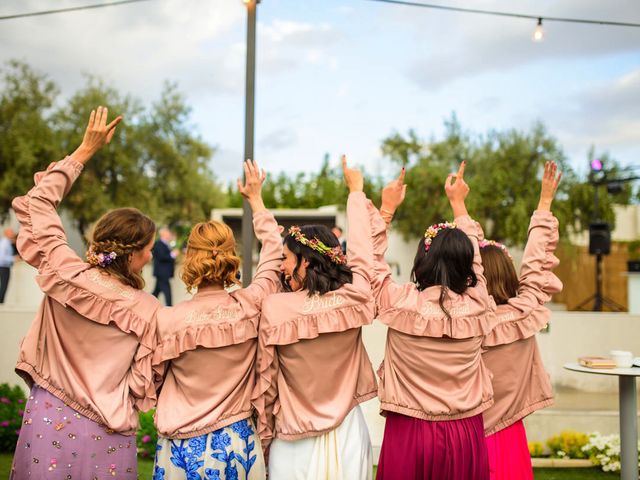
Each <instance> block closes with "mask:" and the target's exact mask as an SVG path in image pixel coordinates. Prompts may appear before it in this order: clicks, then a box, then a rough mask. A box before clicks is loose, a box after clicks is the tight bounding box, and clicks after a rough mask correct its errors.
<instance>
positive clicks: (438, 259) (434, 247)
mask: <svg viewBox="0 0 640 480" xmlns="http://www.w3.org/2000/svg"><path fill="white" fill-rule="evenodd" d="M411 281H413V282H414V283H415V284H416V287H417V288H418V290H420V291H422V290H424V289H425V288H428V287H434V286H438V285H439V286H440V298H439V299H438V304H439V305H440V308H441V309H442V311H443V312H444V313H445V315H446V316H447V318H451V315H450V314H449V312H448V311H447V309H446V308H445V306H444V301H445V300H446V298H447V292H448V291H449V290H451V291H453V292H455V293H457V294H462V293H464V292H465V291H466V290H467V288H469V287H475V286H476V284H477V283H478V278H477V277H476V274H475V272H474V271H473V244H472V243H471V240H469V237H468V236H467V234H466V233H464V232H463V231H462V230H460V229H458V228H444V229H442V230H440V231H439V232H438V234H437V235H436V236H435V237H434V238H433V240H432V241H431V245H430V247H429V251H428V252H426V251H425V249H424V239H423V238H421V239H420V242H419V243H418V251H417V252H416V256H415V259H414V260H413V269H412V270H411Z"/></svg>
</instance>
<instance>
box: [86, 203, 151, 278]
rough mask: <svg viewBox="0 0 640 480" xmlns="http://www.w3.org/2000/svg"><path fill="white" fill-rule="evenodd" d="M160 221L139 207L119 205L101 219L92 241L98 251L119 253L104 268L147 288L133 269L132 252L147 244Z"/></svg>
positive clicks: (113, 274)
mask: <svg viewBox="0 0 640 480" xmlns="http://www.w3.org/2000/svg"><path fill="white" fill-rule="evenodd" d="M155 233H156V224H155V223H153V220H151V219H150V218H149V217H147V216H146V215H145V214H143V213H142V212H140V210H138V209H136V208H116V209H115V210H111V211H110V212H107V213H105V214H104V215H103V216H102V217H100V218H99V219H98V221H97V222H96V224H95V226H94V227H93V232H92V233H91V239H90V243H89V249H90V250H93V251H94V252H95V253H109V252H114V253H115V254H116V255H117V256H116V258H115V259H114V260H113V262H111V263H110V264H109V265H107V266H105V267H100V268H102V269H103V270H104V271H105V272H108V273H109V274H110V275H112V276H114V277H116V278H117V279H119V280H120V281H122V282H123V283H125V284H126V285H130V286H132V287H133V288H137V289H142V288H144V279H143V278H142V276H141V275H140V274H139V273H136V272H134V271H133V270H131V263H130V257H131V254H132V253H134V252H137V251H140V250H142V249H143V248H144V247H146V246H147V245H148V244H149V243H150V242H151V241H152V240H153V237H154V236H155Z"/></svg>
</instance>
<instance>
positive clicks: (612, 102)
mask: <svg viewBox="0 0 640 480" xmlns="http://www.w3.org/2000/svg"><path fill="white" fill-rule="evenodd" d="M638 98H640V67H638V68H636V69H635V70H632V71H629V72H627V73H624V74H622V75H620V76H618V77H617V78H614V79H612V80H610V81H607V82H600V83H598V84H596V85H593V86H591V87H589V88H586V89H584V90H583V91H581V92H579V93H576V94H574V95H572V96H571V97H570V98H569V99H568V102H569V105H571V108H570V109H569V108H567V109H559V110H558V109H557V106H549V107H548V110H549V112H548V114H547V116H548V117H549V118H550V119H552V120H551V125H552V128H553V130H554V131H555V132H557V134H558V137H559V138H560V139H561V141H562V142H563V144H564V145H565V146H566V147H567V148H568V149H577V148H581V149H582V150H586V149H587V148H588V146H590V145H595V146H596V147H597V148H599V149H601V148H604V149H611V148H615V149H616V150H617V151H619V152H622V151H630V149H631V148H632V147H637V145H638V144H640V102H638ZM552 111H553V115H552V114H551V112H552Z"/></svg>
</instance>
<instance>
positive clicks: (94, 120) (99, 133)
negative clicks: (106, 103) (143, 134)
mask: <svg viewBox="0 0 640 480" xmlns="http://www.w3.org/2000/svg"><path fill="white" fill-rule="evenodd" d="M108 114H109V111H108V109H107V107H98V108H97V109H95V110H91V115H90V116H89V123H88V124H87V129H86V130H85V132H84V138H83V139H82V143H81V144H80V146H79V147H78V148H77V150H76V151H75V152H74V154H73V156H74V158H75V159H76V160H77V161H79V162H80V163H83V164H84V163H87V161H89V159H90V158H91V157H92V156H93V155H94V154H95V153H96V152H97V151H98V150H100V149H101V148H102V147H103V146H105V145H106V144H107V143H109V142H110V141H111V139H112V138H113V134H114V133H115V132H116V126H117V125H118V124H119V123H120V122H121V121H122V116H118V117H116V118H115V119H113V120H112V121H111V123H109V124H108V125H107V116H108Z"/></svg>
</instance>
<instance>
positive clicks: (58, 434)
mask: <svg viewBox="0 0 640 480" xmlns="http://www.w3.org/2000/svg"><path fill="white" fill-rule="evenodd" d="M137 477H138V466H137V452H136V437H135V435H131V436H126V435H121V434H119V433H115V432H114V431H113V430H110V429H108V428H107V427H105V426H103V425H100V424H98V423H96V422H94V421H93V420H89V419H88V418H86V417H84V416H83V415H80V414H79V413H78V412H76V411H75V410H73V409H72V408H71V407H69V406H68V405H65V404H64V402H63V401H62V400H60V399H58V398H57V397H55V396H54V395H52V394H51V393H49V392H48V391H46V390H44V389H43V388H40V387H38V386H37V385H34V387H33V388H32V389H31V395H30V396H29V399H28V400H27V404H26V407H25V411H24V416H23V419H22V428H21V429H20V435H19V437H18V443H17V445H16V453H15V455H14V457H13V465H12V468H11V477H10V478H11V480H23V479H36V480H40V479H53V480H58V479H61V480H103V479H111V478H118V479H125V480H129V479H131V480H134V479H136V478H137Z"/></svg>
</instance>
